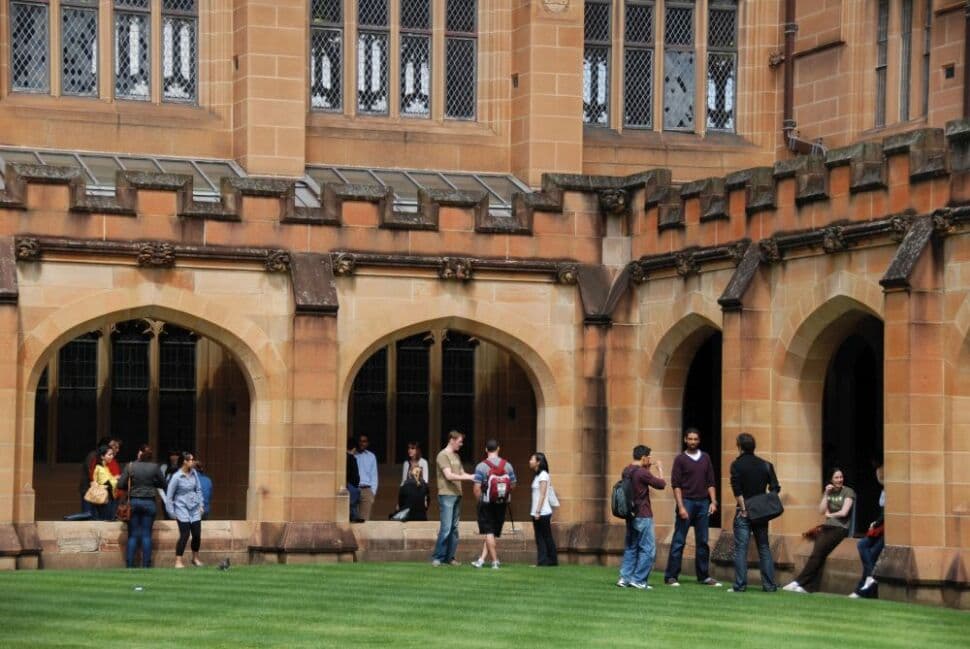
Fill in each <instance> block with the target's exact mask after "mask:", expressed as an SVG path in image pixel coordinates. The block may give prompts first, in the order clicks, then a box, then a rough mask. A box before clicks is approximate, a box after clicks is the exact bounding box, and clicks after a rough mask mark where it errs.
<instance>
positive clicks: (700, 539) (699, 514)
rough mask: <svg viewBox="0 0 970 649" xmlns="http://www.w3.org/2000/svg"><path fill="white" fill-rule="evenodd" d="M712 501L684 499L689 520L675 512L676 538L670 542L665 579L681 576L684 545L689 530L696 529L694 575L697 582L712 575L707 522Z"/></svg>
mask: <svg viewBox="0 0 970 649" xmlns="http://www.w3.org/2000/svg"><path fill="white" fill-rule="evenodd" d="M710 507H711V501H710V500H708V499H707V498H684V509H686V510H687V519H686V520H684V519H683V518H681V517H680V516H679V515H678V514H677V512H676V511H675V512H674V538H673V540H672V541H671V542H670V556H669V557H668V558H667V570H666V571H665V572H664V579H677V576H678V575H679V574H680V563H681V559H683V556H684V545H685V544H686V542H687V529H688V528H690V527H691V526H693V527H694V545H695V546H696V550H695V552H696V555H695V557H694V574H695V575H696V576H697V581H704V580H705V579H707V578H708V577H709V576H710V574H709V571H710V560H711V549H710V548H709V547H708V545H707V540H708V539H707V520H708V516H709V513H710Z"/></svg>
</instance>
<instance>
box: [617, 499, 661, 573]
mask: <svg viewBox="0 0 970 649" xmlns="http://www.w3.org/2000/svg"><path fill="white" fill-rule="evenodd" d="M623 546H624V547H623V563H622V564H621V565H620V579H623V580H625V581H628V582H630V583H634V584H645V583H647V579H648V578H649V577H650V571H651V570H653V560H654V559H655V558H656V554H657V544H656V541H655V539H654V535H653V518H650V517H640V516H638V517H636V518H634V519H633V520H627V522H626V539H624V543H623Z"/></svg>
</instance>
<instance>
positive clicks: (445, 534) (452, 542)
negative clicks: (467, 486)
mask: <svg viewBox="0 0 970 649" xmlns="http://www.w3.org/2000/svg"><path fill="white" fill-rule="evenodd" d="M438 510H439V513H440V515H441V527H439V528H438V540H437V542H435V544H434V554H432V555H431V558H432V559H433V560H436V561H440V562H441V563H450V562H451V561H454V560H455V553H456V552H458V523H459V522H460V521H461V496H438Z"/></svg>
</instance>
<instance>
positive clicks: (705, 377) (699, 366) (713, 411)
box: [681, 331, 722, 527]
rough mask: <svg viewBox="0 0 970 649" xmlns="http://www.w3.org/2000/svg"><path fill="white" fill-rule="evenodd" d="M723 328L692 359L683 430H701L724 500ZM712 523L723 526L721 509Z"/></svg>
mask: <svg viewBox="0 0 970 649" xmlns="http://www.w3.org/2000/svg"><path fill="white" fill-rule="evenodd" d="M721 345H722V336H721V332H719V331H718V332H715V333H713V334H711V336H710V337H708V339H707V340H705V341H704V344H702V345H701V347H700V349H698V350H697V353H696V354H694V360H693V361H691V364H690V369H689V370H688V372H687V381H686V383H685V385H684V404H683V409H682V411H681V412H682V417H681V424H682V428H681V430H686V429H687V428H697V429H698V430H699V431H701V449H702V450H704V451H706V452H707V453H708V454H709V455H710V456H711V462H712V463H713V464H714V479H715V480H716V482H717V499H718V502H720V501H721ZM709 523H710V526H711V527H720V526H721V512H720V510H718V512H717V513H715V514H714V516H712V517H711V519H710V522H709Z"/></svg>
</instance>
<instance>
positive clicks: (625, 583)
mask: <svg viewBox="0 0 970 649" xmlns="http://www.w3.org/2000/svg"><path fill="white" fill-rule="evenodd" d="M616 585H617V586H619V587H620V588H626V587H627V586H629V585H630V582H628V581H627V580H626V579H624V578H623V577H620V578H619V579H618V580H617V582H616Z"/></svg>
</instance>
